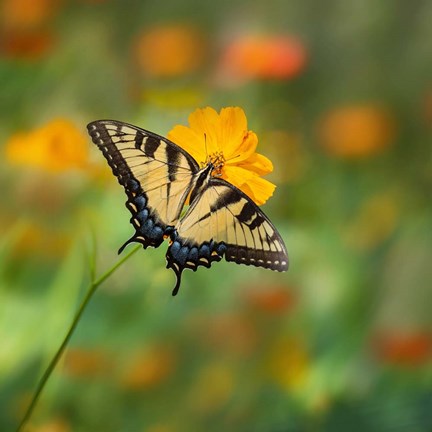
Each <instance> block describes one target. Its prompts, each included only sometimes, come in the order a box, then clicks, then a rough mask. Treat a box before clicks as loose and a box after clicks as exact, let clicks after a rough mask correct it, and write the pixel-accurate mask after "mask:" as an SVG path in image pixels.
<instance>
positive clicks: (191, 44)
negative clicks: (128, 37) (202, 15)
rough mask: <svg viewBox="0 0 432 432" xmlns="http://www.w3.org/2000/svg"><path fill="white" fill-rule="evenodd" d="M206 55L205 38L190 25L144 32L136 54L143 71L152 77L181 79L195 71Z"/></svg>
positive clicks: (155, 28)
mask: <svg viewBox="0 0 432 432" xmlns="http://www.w3.org/2000/svg"><path fill="white" fill-rule="evenodd" d="M204 53H205V43H204V37H203V35H202V34H201V33H200V32H199V31H198V29H197V28H195V27H192V26H187V25H181V24H176V25H164V26H159V27H154V28H153V29H150V30H148V31H146V32H144V33H142V34H141V35H140V36H139V37H138V40H137V42H136V47H135V54H136V59H137V62H138V65H139V67H140V68H141V70H142V71H143V72H144V73H145V74H147V75H149V76H152V77H162V78H166V77H177V76H179V75H185V74H188V73H191V72H195V71H196V70H197V69H198V67H199V66H200V65H201V64H202V62H203V59H204Z"/></svg>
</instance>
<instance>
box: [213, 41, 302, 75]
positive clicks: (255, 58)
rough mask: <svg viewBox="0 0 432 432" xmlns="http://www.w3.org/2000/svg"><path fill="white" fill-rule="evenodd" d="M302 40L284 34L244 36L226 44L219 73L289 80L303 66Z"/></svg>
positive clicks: (299, 71)
mask: <svg viewBox="0 0 432 432" xmlns="http://www.w3.org/2000/svg"><path fill="white" fill-rule="evenodd" d="M306 61H307V52H306V48H305V46H304V45H303V43H302V42H301V41H300V40H299V39H298V38H296V37H294V36H288V35H276V36H270V35H244V36H240V37H238V38H236V39H234V40H233V41H231V43H230V44H229V45H228V46H227V47H226V49H225V52H224V54H223V56H222V60H221V73H222V74H223V75H227V76H231V77H233V78H239V79H242V78H246V79H247V78H259V79H290V78H293V77H295V76H297V75H299V74H300V73H301V72H302V71H303V70H304V68H305V66H306Z"/></svg>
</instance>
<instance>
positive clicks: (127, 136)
mask: <svg viewBox="0 0 432 432" xmlns="http://www.w3.org/2000/svg"><path fill="white" fill-rule="evenodd" d="M87 127H88V130H89V133H90V135H91V137H92V140H93V142H94V143H95V144H96V145H97V146H98V147H99V148H100V149H101V150H102V152H103V154H104V156H105V158H106V159H107V161H108V163H109V165H110V166H111V169H112V171H113V173H114V174H115V175H116V176H117V178H118V181H119V183H120V184H121V185H123V186H124V188H125V191H126V193H127V195H128V200H127V203H126V206H127V207H128V209H129V210H130V211H131V213H132V218H131V223H132V224H133V226H134V227H135V230H136V233H135V234H134V236H133V237H132V238H131V239H130V240H129V241H128V242H127V243H129V242H130V241H138V242H140V243H142V244H143V245H144V247H147V246H155V247H157V246H158V245H159V244H160V243H161V242H162V241H163V238H164V236H165V235H166V234H167V228H168V227H172V226H174V225H175V224H176V223H177V221H178V219H179V217H180V213H181V211H182V209H183V207H184V202H185V200H186V198H187V196H188V194H189V192H190V189H191V187H192V184H193V178H194V177H193V175H194V174H195V173H196V172H197V171H198V165H197V163H196V162H195V160H194V159H193V158H192V157H191V156H190V155H189V154H188V153H186V152H185V151H184V150H183V149H181V148H180V147H178V146H177V145H176V144H174V143H172V142H171V141H169V140H167V139H166V138H163V137H161V136H159V135H156V134H154V133H152V132H149V131H146V130H144V129H140V128H138V127H136V126H132V125H129V124H127V123H122V122H118V121H112V120H100V121H95V122H92V123H90V124H89V125H88V126H87ZM127 243H126V244H127Z"/></svg>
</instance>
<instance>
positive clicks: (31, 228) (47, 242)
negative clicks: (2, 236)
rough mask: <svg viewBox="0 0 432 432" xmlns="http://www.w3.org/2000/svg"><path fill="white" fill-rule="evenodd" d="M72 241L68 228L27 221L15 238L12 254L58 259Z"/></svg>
mask: <svg viewBox="0 0 432 432" xmlns="http://www.w3.org/2000/svg"><path fill="white" fill-rule="evenodd" d="M71 243H72V238H71V232H70V230H65V229H63V230H59V229H56V228H54V227H52V226H50V227H49V228H48V227H45V226H42V225H40V224H38V223H33V222H28V223H27V224H26V225H25V226H24V228H23V230H22V233H21V235H20V236H19V238H18V239H17V242H16V244H15V245H14V249H13V251H12V254H13V255H15V254H16V255H18V256H20V257H22V255H27V254H28V255H29V256H32V257H35V256H37V257H38V259H40V258H49V259H51V258H54V259H58V258H59V257H60V256H63V255H64V254H65V253H66V252H67V251H68V250H69V247H70V245H71Z"/></svg>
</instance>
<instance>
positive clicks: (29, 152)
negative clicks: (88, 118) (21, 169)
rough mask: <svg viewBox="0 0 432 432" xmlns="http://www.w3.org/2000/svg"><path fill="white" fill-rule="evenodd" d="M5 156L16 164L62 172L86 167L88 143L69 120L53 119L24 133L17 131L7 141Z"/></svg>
mask: <svg viewBox="0 0 432 432" xmlns="http://www.w3.org/2000/svg"><path fill="white" fill-rule="evenodd" d="M5 151H6V159H7V160H8V161H9V162H10V163H12V164H17V165H27V166H33V167H38V168H41V169H43V170H45V171H47V172H53V173H57V172H62V171H67V170H70V169H76V168H85V167H86V166H87V163H88V151H89V149H88V143H87V138H86V137H85V136H84V134H83V133H81V131H80V130H79V129H78V128H77V127H76V126H75V125H74V124H73V123H72V122H70V121H69V120H66V119H58V120H53V121H51V122H49V123H47V124H45V125H44V126H42V127H40V128H38V129H35V130H33V131H30V132H27V133H17V134H15V135H13V136H12V137H11V138H10V139H9V141H8V142H7V143H6V149H5Z"/></svg>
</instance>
